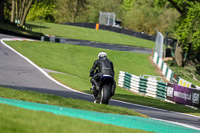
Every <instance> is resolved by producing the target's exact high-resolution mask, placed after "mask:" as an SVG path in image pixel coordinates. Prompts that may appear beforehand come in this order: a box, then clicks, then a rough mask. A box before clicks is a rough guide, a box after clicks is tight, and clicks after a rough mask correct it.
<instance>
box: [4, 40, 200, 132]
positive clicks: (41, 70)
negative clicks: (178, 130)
mask: <svg viewBox="0 0 200 133" xmlns="http://www.w3.org/2000/svg"><path fill="white" fill-rule="evenodd" d="M15 39H16V38H15ZM17 40H18V39H17ZM20 40H23V39H20ZM3 41H14V39H10V38H3V39H1V43H2V44H3V45H5V46H6V47H8V48H9V49H11V50H12V51H13V52H15V53H16V54H18V55H19V56H21V57H22V58H24V59H25V60H26V61H28V62H29V63H30V64H31V65H33V66H34V67H36V68H37V69H38V70H39V71H40V72H42V73H43V74H44V75H45V76H46V77H47V78H49V79H50V80H52V81H53V82H55V83H56V84H58V85H60V86H62V87H64V88H66V89H68V90H71V91H74V92H77V93H80V94H84V95H88V96H92V95H91V94H87V93H84V92H80V91H77V90H74V89H72V88H70V87H68V86H65V85H63V84H62V83H60V82H58V81H57V80H55V79H54V78H52V77H51V76H50V75H49V74H48V73H47V72H45V71H44V70H43V69H42V68H40V67H39V66H37V65H36V64H35V63H33V62H32V61H31V60H30V59H28V58H27V57H25V56H24V55H22V54H21V53H19V52H17V51H16V50H15V49H13V48H12V47H10V46H9V45H7V44H6V43H4V42H3ZM26 41H27V40H26ZM112 101H116V102H120V103H125V104H129V105H134V106H140V107H144V108H150V109H155V110H159V111H166V112H168V110H164V109H158V108H153V107H149V106H144V105H139V104H133V103H129V102H124V101H120V100H114V99H112ZM169 112H172V113H177V114H181V115H187V116H191V117H196V118H200V117H199V116H194V115H190V114H185V113H179V112H174V111H169ZM151 119H155V118H151ZM157 120H160V119H157ZM162 121H165V120H162ZM166 122H170V123H174V124H177V125H180V124H181V123H177V122H171V121H166ZM182 125H184V126H185V127H190V128H193V129H198V130H200V129H199V128H196V127H193V126H189V125H186V124H182Z"/></svg>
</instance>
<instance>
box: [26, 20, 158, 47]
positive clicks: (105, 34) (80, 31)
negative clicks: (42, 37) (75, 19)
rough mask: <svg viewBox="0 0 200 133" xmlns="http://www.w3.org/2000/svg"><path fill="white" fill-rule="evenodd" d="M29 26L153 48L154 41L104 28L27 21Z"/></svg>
mask: <svg viewBox="0 0 200 133" xmlns="http://www.w3.org/2000/svg"><path fill="white" fill-rule="evenodd" d="M27 24H28V25H29V27H32V31H34V32H40V31H41V32H42V33H43V34H48V35H55V36H58V37H64V38H70V39H80V40H89V41H96V42H103V43H113V44H124V45H131V46H137V47H146V48H154V47H155V42H153V41H148V40H144V39H139V38H136V37H131V36H128V35H124V34H119V33H115V32H110V31H105V30H98V31H97V30H95V29H89V28H83V27H76V26H69V25H61V24H54V23H42V25H41V23H38V22H28V23H27Z"/></svg>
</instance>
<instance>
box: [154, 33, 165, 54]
mask: <svg viewBox="0 0 200 133" xmlns="http://www.w3.org/2000/svg"><path fill="white" fill-rule="evenodd" d="M163 44H164V36H163V35H162V33H160V32H158V31H157V36H156V45H155V51H156V52H158V55H159V57H160V58H162V57H163Z"/></svg>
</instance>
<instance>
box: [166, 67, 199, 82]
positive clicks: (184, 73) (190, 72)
mask: <svg viewBox="0 0 200 133" xmlns="http://www.w3.org/2000/svg"><path fill="white" fill-rule="evenodd" d="M170 68H171V69H172V70H173V71H174V72H175V74H178V75H179V76H180V77H181V78H183V79H185V80H187V81H189V82H191V83H193V84H194V85H198V86H200V82H199V81H200V75H199V74H196V72H195V69H194V67H192V66H188V67H185V68H184V67H179V66H171V65H170ZM194 76H195V78H196V80H194V79H193V78H194Z"/></svg>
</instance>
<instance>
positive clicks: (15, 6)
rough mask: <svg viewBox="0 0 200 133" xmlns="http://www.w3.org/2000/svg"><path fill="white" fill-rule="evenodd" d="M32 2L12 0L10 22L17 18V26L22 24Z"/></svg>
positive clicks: (30, 0)
mask: <svg viewBox="0 0 200 133" xmlns="http://www.w3.org/2000/svg"><path fill="white" fill-rule="evenodd" d="M33 2H34V0H12V11H11V22H14V20H15V19H17V20H19V22H20V23H19V26H23V25H24V24H25V20H26V17H27V14H28V12H29V10H30V7H31V5H32V3H33Z"/></svg>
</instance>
